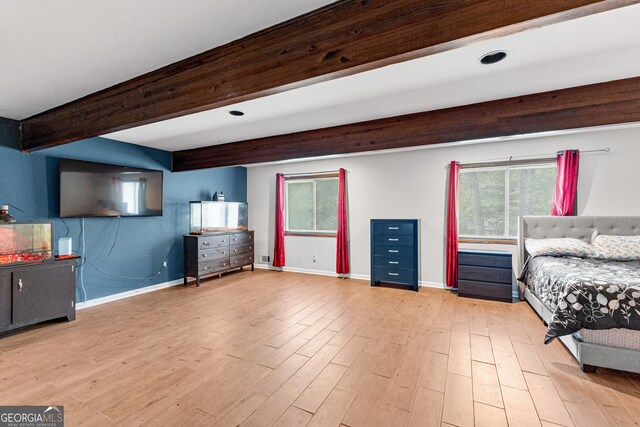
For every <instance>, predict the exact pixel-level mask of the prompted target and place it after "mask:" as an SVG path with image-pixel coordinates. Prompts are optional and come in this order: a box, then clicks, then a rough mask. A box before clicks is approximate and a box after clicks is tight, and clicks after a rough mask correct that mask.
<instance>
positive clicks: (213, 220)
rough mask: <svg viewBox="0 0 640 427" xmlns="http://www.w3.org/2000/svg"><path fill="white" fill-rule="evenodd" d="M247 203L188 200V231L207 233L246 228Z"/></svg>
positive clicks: (247, 221)
mask: <svg viewBox="0 0 640 427" xmlns="http://www.w3.org/2000/svg"><path fill="white" fill-rule="evenodd" d="M248 228H249V216H248V214H247V204H246V203H237V202H208V201H202V202H190V203H189V233H191V234H207V233H215V232H217V231H231V230H247V229H248Z"/></svg>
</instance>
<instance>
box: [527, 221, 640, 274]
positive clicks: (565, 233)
mask: <svg viewBox="0 0 640 427" xmlns="http://www.w3.org/2000/svg"><path fill="white" fill-rule="evenodd" d="M594 230H598V232H599V233H600V234H608V235H617V236H635V235H640V216H522V217H520V218H519V223H518V255H519V261H520V266H522V265H524V261H525V260H526V259H527V256H528V254H527V253H526V249H525V247H524V239H526V238H529V237H530V238H533V239H547V238H554V237H555V238H560V237H572V238H574V239H580V240H584V241H585V242H591V235H592V234H593V231H594Z"/></svg>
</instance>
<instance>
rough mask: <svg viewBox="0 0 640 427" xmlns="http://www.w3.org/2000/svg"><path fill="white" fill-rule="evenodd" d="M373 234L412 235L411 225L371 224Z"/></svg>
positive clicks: (400, 223)
mask: <svg viewBox="0 0 640 427" xmlns="http://www.w3.org/2000/svg"><path fill="white" fill-rule="evenodd" d="M373 232H374V234H392V235H393V234H413V224H407V223H402V222H397V223H393V222H378V223H375V224H373Z"/></svg>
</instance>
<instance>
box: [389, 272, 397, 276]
mask: <svg viewBox="0 0 640 427" xmlns="http://www.w3.org/2000/svg"><path fill="white" fill-rule="evenodd" d="M398 274H399V273H389V276H397V275H398Z"/></svg>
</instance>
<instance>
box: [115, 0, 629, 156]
mask: <svg viewBox="0 0 640 427" xmlns="http://www.w3.org/2000/svg"><path fill="white" fill-rule="evenodd" d="M638 22H640V5H636V6H630V7H626V8H623V9H617V10H613V11H610V12H606V13H602V14H598V15H593V16H589V17H585V18H581V19H578V20H574V21H569V22H565V23H561V24H557V25H552V26H548V27H543V28H538V29H534V30H530V31H526V32H522V33H519V34H514V35H511V36H507V37H503V38H499V39H494V40H488V41H483V42H478V43H475V44H473V45H470V46H466V47H463V48H460V49H457V50H453V51H449V52H445V53H441V54H438V55H433V56H429V57H425V58H422V59H418V60H413V61H408V62H405V63H401V64H395V65H391V66H388V67H384V68H380V69H376V70H373V71H368V72H365V73H360V74H357V75H353V76H349V77H344V78H341V79H336V80H331V81H327V82H323V83H318V84H315V85H311V86H307V87H304V88H300V89H295V90H291V91H288V92H283V93H280V94H276V95H272V96H268V97H263V98H259V99H255V100H251V101H247V102H243V103H239V104H235V105H231V106H227V107H224V108H220V109H215V110H210V111H206V112H203V113H198V114H193V115H189V116H185V117H180V118H177V119H172V120H167V121H163V122H159V123H154V124H150V125H146V126H141V127H138V128H134V129H129V130H124V131H120V132H115V133H112V134H109V135H106V137H108V138H113V139H116V140H121V141H126V142H131V143H135V144H140V145H146V146H150V147H156V148H161V149H165V150H170V151H175V150H181V149H188V148H195V147H202V146H209V145H216V144H223V143H228V142H233V141H240V140H246V139H252V138H258V137H264V136H271V135H279V134H287V133H292V132H297V131H304V130H309V129H317V128H323V127H327V126H335V125H340V124H346V123H354V122H360V121H365V120H371V119H376V118H382V117H391V116H395V115H400V114H406V113H413V112H419V111H427V110H433V109H440V108H446V107H452V106H457V105H464V104H470V103H475V102H481V101H486V100H491V99H500V98H505V97H510V96H518V95H524V94H529V93H536V92H542V91H547V90H553V89H559V88H565V87H572V86H579V85H584V84H590V83H595V82H603V81H610V80H615V79H620V78H626V77H635V76H640V31H638ZM497 49H504V50H507V51H508V52H509V53H510V55H509V57H508V58H507V60H505V61H504V62H502V63H499V64H495V65H492V66H485V65H481V64H480V63H479V62H478V59H479V57H480V56H481V55H483V54H485V53H487V52H490V51H493V50H497ZM230 110H241V111H243V112H245V116H243V117H234V116H230V115H229V114H228V111H230Z"/></svg>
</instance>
